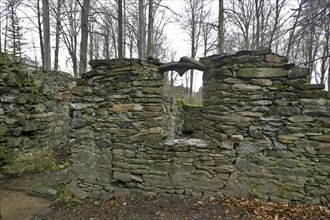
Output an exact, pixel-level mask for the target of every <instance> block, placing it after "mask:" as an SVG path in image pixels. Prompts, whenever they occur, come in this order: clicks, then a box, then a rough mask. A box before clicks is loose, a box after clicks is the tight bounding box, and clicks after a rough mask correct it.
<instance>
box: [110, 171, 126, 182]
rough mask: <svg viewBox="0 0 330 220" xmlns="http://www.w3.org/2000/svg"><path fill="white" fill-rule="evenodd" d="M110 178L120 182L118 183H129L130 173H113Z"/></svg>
mask: <svg viewBox="0 0 330 220" xmlns="http://www.w3.org/2000/svg"><path fill="white" fill-rule="evenodd" d="M112 177H113V179H114V180H120V181H123V182H130V181H131V174H130V173H124V172H119V171H114V172H113V176H112Z"/></svg>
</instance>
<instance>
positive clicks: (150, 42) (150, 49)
mask: <svg viewBox="0 0 330 220" xmlns="http://www.w3.org/2000/svg"><path fill="white" fill-rule="evenodd" d="M153 7H154V6H153V0H149V13H148V40H147V56H153V40H152V35H153V25H154V19H153Z"/></svg>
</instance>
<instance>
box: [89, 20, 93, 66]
mask: <svg viewBox="0 0 330 220" xmlns="http://www.w3.org/2000/svg"><path fill="white" fill-rule="evenodd" d="M93 55H94V38H93V25H92V22H89V60H92V59H93Z"/></svg>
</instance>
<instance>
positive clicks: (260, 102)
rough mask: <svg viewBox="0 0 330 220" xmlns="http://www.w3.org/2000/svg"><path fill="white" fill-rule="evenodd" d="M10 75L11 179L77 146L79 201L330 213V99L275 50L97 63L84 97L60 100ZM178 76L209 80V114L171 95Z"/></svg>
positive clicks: (5, 78)
mask: <svg viewBox="0 0 330 220" xmlns="http://www.w3.org/2000/svg"><path fill="white" fill-rule="evenodd" d="M0 64H1V63H0ZM1 65H2V66H1V71H2V72H1V74H2V75H1V78H0V79H1V81H0V86H1V87H0V90H1V99H0V100H1V102H0V104H1V106H0V144H1V146H0V160H1V173H2V174H4V173H6V174H7V173H10V172H11V168H10V167H11V165H12V164H15V163H16V162H15V161H17V158H20V155H39V153H36V152H40V155H41V156H40V158H47V155H49V158H52V157H53V156H52V154H53V153H54V152H53V151H54V150H53V149H56V147H54V146H59V145H66V146H69V147H70V153H71V155H70V161H71V166H70V167H69V171H68V176H67V178H68V184H67V190H69V191H70V192H71V193H73V194H74V195H75V196H77V197H80V198H86V197H88V196H94V197H101V198H107V197H108V196H109V195H111V194H116V195H136V194H139V193H143V194H146V195H157V194H177V195H186V196H218V197H223V196H236V197H246V198H248V197H258V198H261V199H264V200H269V201H291V202H300V203H316V204H329V202H330V99H329V95H328V93H327V92H326V91H324V90H323V89H324V87H323V86H322V85H311V84H310V83H309V82H310V71H309V70H308V69H306V68H303V67H298V66H296V65H294V64H290V63H288V61H287V59H286V58H285V57H282V56H279V55H276V54H273V53H272V52H271V51H270V50H269V49H267V48H262V49H259V50H255V51H239V52H236V53H231V54H222V55H213V56H210V57H205V58H203V59H201V60H200V61H199V62H197V61H196V62H195V61H192V60H187V59H183V60H181V61H180V63H178V64H176V63H171V64H170V65H166V64H161V63H159V62H158V61H157V60H155V59H150V60H137V59H114V60H96V61H91V66H92V67H93V69H92V70H91V71H89V72H87V73H85V74H83V76H82V77H81V78H80V79H77V80H76V84H75V86H74V87H71V88H70V89H69V88H68V87H66V89H58V90H53V89H52V88H53V86H47V85H48V84H45V83H44V84H43V83H42V82H43V81H40V80H39V81H38V80H37V79H34V80H32V81H31V80H30V81H29V80H28V79H29V78H26V77H28V76H22V77H23V78H22V77H21V76H20V74H21V71H16V70H14V69H15V68H14V69H13V66H10V65H9V66H8V65H3V64H1ZM185 65H187V66H185ZM172 67H174V68H176V69H178V70H180V71H183V70H186V68H199V69H203V70H204V75H203V106H191V105H189V104H187V103H185V102H184V101H182V100H174V99H173V98H172V97H168V96H166V95H165V94H164V93H163V72H164V71H167V70H170V69H171V68H172ZM6 69H9V70H6ZM17 77H21V78H22V79H24V80H23V81H19V82H20V83H17V82H18V80H17ZM36 82H39V84H40V83H41V84H42V85H43V86H37V87H36V86H35V84H38V83H36ZM29 83H30V84H31V83H32V84H33V86H32V87H31V86H30V84H29ZM64 87H65V86H64ZM64 87H63V88H64ZM34 88H37V89H36V90H35V89H34ZM67 101H70V105H69V106H68V103H67ZM43 152H46V154H45V155H44V154H43ZM34 160H36V158H34V159H31V160H29V161H30V162H31V161H34ZM21 161H24V163H22V164H34V163H33V162H31V163H30V162H26V160H25V159H24V160H21ZM40 161H41V160H40ZM47 161H48V160H47ZM16 164H21V163H16ZM38 166H39V165H38ZM23 167H26V166H25V165H24V166H23ZM35 168H36V165H33V167H30V168H29V169H25V168H24V169H23V168H22V169H21V170H20V172H24V171H29V170H33V169H35ZM13 173H15V172H13Z"/></svg>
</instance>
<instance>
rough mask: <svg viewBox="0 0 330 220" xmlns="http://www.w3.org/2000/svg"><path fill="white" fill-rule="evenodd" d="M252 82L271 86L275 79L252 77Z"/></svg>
mask: <svg viewBox="0 0 330 220" xmlns="http://www.w3.org/2000/svg"><path fill="white" fill-rule="evenodd" d="M250 82H251V84H253V85H257V86H271V85H273V81H271V80H269V79H251V80H250Z"/></svg>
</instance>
